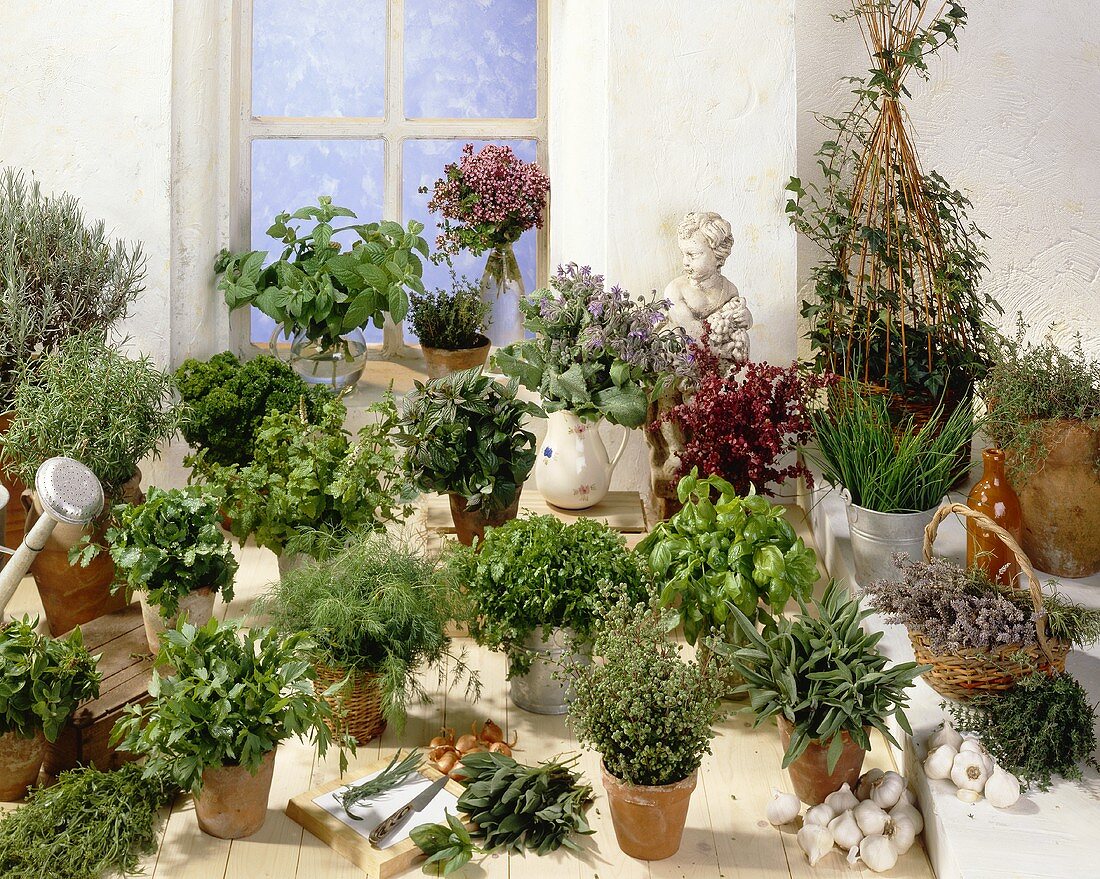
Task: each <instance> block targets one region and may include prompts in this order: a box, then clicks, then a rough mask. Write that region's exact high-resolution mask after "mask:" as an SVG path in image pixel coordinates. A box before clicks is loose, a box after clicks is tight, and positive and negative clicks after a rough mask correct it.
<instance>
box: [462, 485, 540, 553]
mask: <svg viewBox="0 0 1100 879" xmlns="http://www.w3.org/2000/svg"><path fill="white" fill-rule="evenodd" d="M522 493H523V486H520V488H519V490H518V491H517V492H516V498H515V500H513V501H512V503H511V504H509V505H508V506H507V507H505V508H504V509H503V510H494V511H493V512H491V513H488V514H486V513H484V512H483V511H482V510H481V509H480V508H479V509H476V510H468V509H466V498H464V497H463V496H462V495H460V494H449V495H447V497H449V498H450V500H451V518H452V519H454V523H455V531H456V532H457V533H458V541H459V543H462V544H464V545H465V546H471V545H472V544H473V542H474V538H475V537H476V538H477V539H478V540H481V539H482V538H484V537H485V529H486V528H495V527H497V526H498V525H503V524H504V523H505V522H508V521H509V520H511V519H514V518H516V515H517V514H518V513H519V496H520V494H522Z"/></svg>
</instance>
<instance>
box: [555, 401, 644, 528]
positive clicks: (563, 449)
mask: <svg viewBox="0 0 1100 879" xmlns="http://www.w3.org/2000/svg"><path fill="white" fill-rule="evenodd" d="M599 428H600V422H599V421H581V420H580V419H579V418H578V417H577V416H576V415H575V414H573V413H572V412H570V411H568V410H565V409H562V410H560V411H558V412H551V413H550V414H549V416H547V426H546V438H545V439H544V440H543V441H542V445H541V446H540V447H539V455H538V458H537V459H536V461H535V484H536V485H537V486H538V489H539V491H540V492H541V493H542V496H543V497H544V498H545V499H546V502H547V503H549V504H553V505H554V506H555V507H561V508H562V509H564V510H584V509H587V508H588V507H591V506H595V505H596V504H598V503H599V502H600V501H602V500H603V499H604V497H605V496H606V495H607V489H608V486H610V485H611V475H612V474H613V473H614V472H615V465H616V464H618V463H619V459H620V458H621V457H622V455H623V451H624V450H625V449H626V442H627V440H628V439H629V438H630V431H629V430H624V431H623V441H622V442H621V443H620V444H619V449H618V451H617V452H615V457H613V458H608V455H607V449H606V448H605V447H604V444H603V440H602V439H600V430H599Z"/></svg>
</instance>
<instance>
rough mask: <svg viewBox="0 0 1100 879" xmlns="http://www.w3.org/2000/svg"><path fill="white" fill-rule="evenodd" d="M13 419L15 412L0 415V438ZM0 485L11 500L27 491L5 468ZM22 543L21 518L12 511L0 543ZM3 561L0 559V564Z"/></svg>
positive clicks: (1, 473)
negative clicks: (6, 491)
mask: <svg viewBox="0 0 1100 879" xmlns="http://www.w3.org/2000/svg"><path fill="white" fill-rule="evenodd" d="M14 417H15V412H13V411H10V410H9V411H8V412H3V413H0V437H3V435H4V434H6V433H7V432H8V428H10V427H11V421H12V419H13V418H14ZM2 446H3V441H2V439H0V447H2ZM0 485H3V486H4V488H6V489H7V490H8V497H9V498H11V499H13V500H14V499H17V498H19V497H20V496H21V495H22V494H23V492H24V491H26V490H27V486H25V485H24V484H23V481H22V480H21V479H20V478H19V477H18V476H16V475H15V474H14V473H10V472H9V471H8V470H7V469H6V468H0ZM18 506H19V504H18V502H15V503H13V504H12V507H13V508H14V507H18ZM22 541H23V516H17V515H16V514H15V510H14V509H12V511H11V514H10V515H9V516H8V517H7V520H6V521H5V522H4V524H3V527H2V528H0V542H2V543H3V544H4V546H8V547H11V548H12V549H15V547H17V546H19V544H20V543H22ZM2 561H3V559H0V562H2Z"/></svg>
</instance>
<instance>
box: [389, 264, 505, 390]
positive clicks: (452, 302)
mask: <svg viewBox="0 0 1100 879" xmlns="http://www.w3.org/2000/svg"><path fill="white" fill-rule="evenodd" d="M409 301H410V303H411V304H410V306H409V321H410V323H412V327H413V331H414V332H415V333H416V337H417V338H418V339H419V340H420V350H421V351H423V352H424V363H425V365H426V366H427V369H428V378H433V379H434V378H443V376H445V375H447V374H449V373H452V372H461V371H462V370H464V369H473V368H474V367H475V366H484V365H485V360H486V358H487V357H488V356H489V346H490V345H491V343H490V341H489V338H488V336H486V335H485V334H484V333H485V329H486V327H488V326H489V311H490V309H491V308H492V303H489V302H486V301H485V300H484V299H482V298H481V291H480V290H479V289H478V288H477V286H476V285H475V284H473V283H472V282H471V281H469V280H467V279H466V278H456V277H455V276H454V274H453V273H452V275H451V289H450V290H444V289H442V288H439V289H436V290H435V291H434V292H432V293H428V292H425V293H413V294H411V295H410V296H409Z"/></svg>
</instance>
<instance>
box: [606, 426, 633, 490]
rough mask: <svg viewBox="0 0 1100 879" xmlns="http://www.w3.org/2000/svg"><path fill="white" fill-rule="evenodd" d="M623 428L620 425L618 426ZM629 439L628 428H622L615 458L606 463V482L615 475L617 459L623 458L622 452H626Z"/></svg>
mask: <svg viewBox="0 0 1100 879" xmlns="http://www.w3.org/2000/svg"><path fill="white" fill-rule="evenodd" d="M619 426H620V427H623V426H622V425H619ZM629 439H630V428H629V427H623V441H622V442H621V443H619V449H618V451H616V452H615V457H613V458H612V459H611V460H610V461H608V462H607V481H608V482H610V481H611V477H612V476H614V475H615V465H616V464H618V463H619V458H621V457H622V456H623V452H625V451H626V443H627V440H629Z"/></svg>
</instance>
